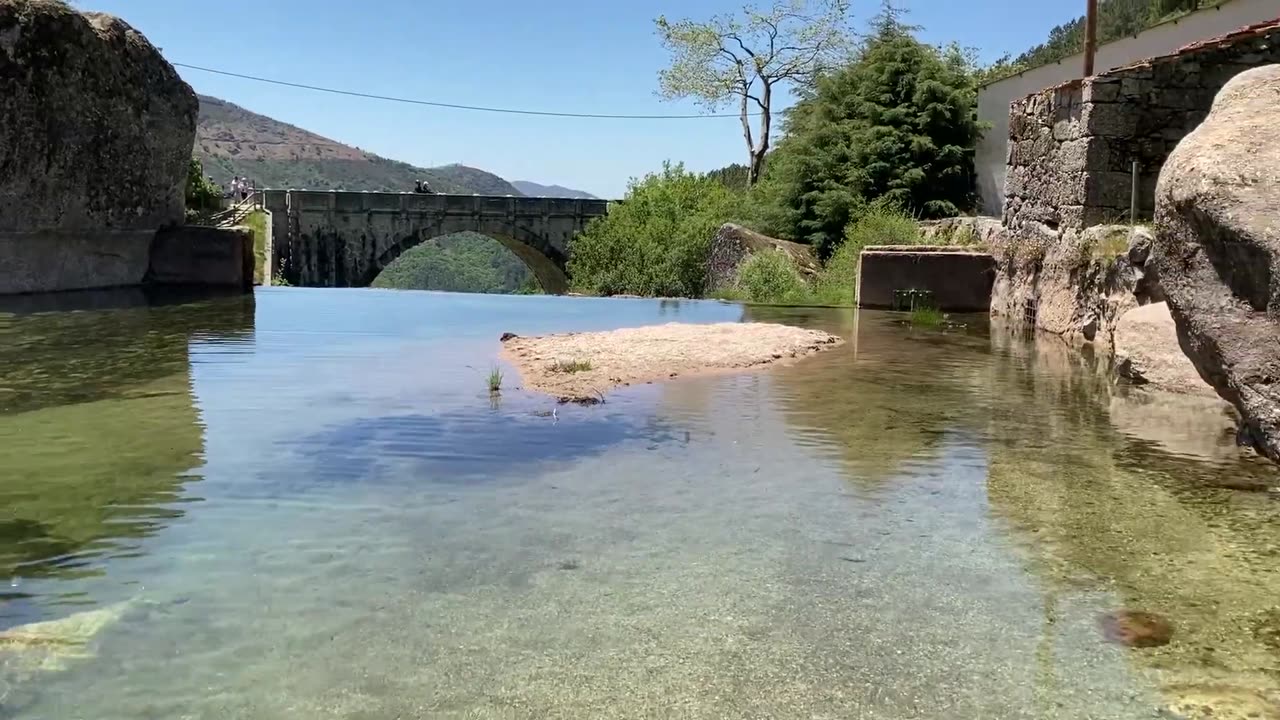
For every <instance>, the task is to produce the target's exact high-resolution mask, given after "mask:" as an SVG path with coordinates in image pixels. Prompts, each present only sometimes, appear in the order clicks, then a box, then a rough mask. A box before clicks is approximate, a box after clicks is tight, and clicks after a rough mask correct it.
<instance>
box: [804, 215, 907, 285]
mask: <svg viewBox="0 0 1280 720" xmlns="http://www.w3.org/2000/svg"><path fill="white" fill-rule="evenodd" d="M922 242H923V238H922V237H921V235H920V226H919V225H918V224H917V223H916V221H915V218H912V217H911V216H909V215H907V214H906V213H905V212H903V211H902V210H901V209H900V208H898V207H897V206H895V205H894V204H892V203H889V202H883V201H881V202H875V203H872V204H871V205H869V206H868V207H867V208H866V209H865V210H864V211H863V212H862V213H861V214H860V215H859V217H858V218H857V219H856V220H854V221H853V222H852V223H850V224H849V226H848V227H847V228H845V232H844V239H843V240H842V241H841V242H840V243H839V244H838V245H836V247H835V251H834V252H833V253H832V254H831V257H829V258H828V259H827V262H826V265H824V266H823V272H822V275H821V276H820V277H819V278H818V282H817V283H816V287H815V290H816V293H815V294H816V298H817V301H818V302H819V303H821V304H823V305H852V304H854V302H855V301H856V299H857V296H858V258H859V257H860V256H861V255H862V250H863V248H866V247H869V246H872V245H919V244H921V243H922Z"/></svg>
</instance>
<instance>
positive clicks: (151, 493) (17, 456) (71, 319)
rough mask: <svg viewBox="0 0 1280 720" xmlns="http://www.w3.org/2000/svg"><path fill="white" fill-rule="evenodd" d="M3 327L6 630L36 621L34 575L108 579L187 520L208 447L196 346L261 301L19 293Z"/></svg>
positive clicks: (235, 326)
mask: <svg viewBox="0 0 1280 720" xmlns="http://www.w3.org/2000/svg"><path fill="white" fill-rule="evenodd" d="M0 326H2V327H3V328H4V336H5V342H4V343H3V344H0V467H3V468H4V472H3V473H2V474H0V580H3V581H4V582H6V583H7V585H8V586H9V587H10V588H11V589H12V590H13V591H12V592H10V593H8V594H7V597H6V599H5V600H3V601H0V625H6V624H12V623H13V622H15V621H23V622H26V621H29V620H30V619H32V615H33V612H32V609H31V606H30V604H29V603H27V602H19V601H22V600H25V599H26V597H25V596H26V593H25V592H24V589H25V588H26V583H24V582H23V581H24V580H25V579H33V578H57V579H61V580H74V579H76V578H82V577H85V576H88V575H95V574H99V573H102V572H103V570H104V569H105V567H106V564H107V561H108V560H109V559H110V558H112V557H121V556H124V555H128V554H130V553H132V552H134V551H135V550H136V548H137V544H138V542H139V541H140V540H141V539H143V538H145V537H147V536H149V535H151V534H153V533H154V532H156V531H157V530H159V529H160V528H163V527H164V526H165V525H166V524H167V523H169V522H170V521H172V520H173V519H175V518H177V517H180V516H181V515H182V510H180V509H179V506H178V505H177V503H178V501H179V500H181V499H182V497H183V490H182V485H183V483H184V481H186V480H188V479H191V478H192V477H194V475H193V471H194V469H195V468H197V467H198V466H199V465H200V463H201V456H202V452H203V443H202V427H201V422H200V419H199V417H198V414H197V411H196V408H195V406H194V405H193V399H192V396H191V390H190V385H191V376H190V368H189V361H188V344H189V342H190V341H191V338H192V337H193V336H197V335H199V336H205V337H208V338H211V339H212V341H214V342H216V341H217V338H240V337H243V336H244V335H246V334H249V333H252V330H253V301H252V298H244V297H236V298H226V297H219V298H216V299H208V300H203V301H200V302H194V303H193V302H192V298H191V297H190V296H182V297H179V298H174V297H172V296H169V295H163V296H148V295H146V294H143V293H141V292H139V291H120V292H94V293H71V294H67V295H65V296H64V295H58V296H32V297H27V298H9V299H6V301H5V302H4V304H3V306H0ZM68 590H69V588H68ZM69 591H70V590H69ZM67 597H69V598H74V597H75V593H74V592H73V591H72V592H71V595H68V596H67Z"/></svg>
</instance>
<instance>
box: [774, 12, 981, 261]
mask: <svg viewBox="0 0 1280 720" xmlns="http://www.w3.org/2000/svg"><path fill="white" fill-rule="evenodd" d="M872 30H873V32H872V33H871V35H870V37H868V38H867V40H866V42H865V43H864V44H863V46H862V49H861V51H860V52H859V53H858V54H857V55H856V56H855V57H854V58H853V61H852V62H851V63H850V64H848V65H847V66H845V67H843V68H840V69H838V70H835V71H833V72H830V73H826V74H824V75H822V76H821V77H820V78H819V79H818V80H817V82H816V83H815V84H814V85H813V86H812V87H809V88H806V90H807V92H805V93H802V94H801V97H800V100H799V101H798V102H797V103H796V104H795V105H794V106H793V107H792V108H791V109H790V110H788V111H787V114H786V116H785V119H784V121H783V135H782V137H781V138H780V139H779V141H778V143H777V146H776V149H775V150H774V151H773V152H772V153H771V154H770V156H769V158H770V159H769V166H768V169H767V172H766V173H765V177H764V180H763V181H762V182H761V191H760V197H761V200H762V205H763V207H762V208H761V210H760V213H761V216H762V219H763V220H764V221H763V222H760V223H758V225H760V226H762V227H763V229H764V230H765V231H766V232H768V233H769V234H772V235H775V236H778V237H784V238H791V239H794V240H797V241H799V242H807V243H809V244H810V245H812V246H813V247H814V248H815V251H816V252H817V254H818V255H819V257H821V258H824V259H825V258H828V257H830V255H831V253H833V252H834V251H835V246H836V245H837V244H839V242H840V239H841V235H842V233H843V231H844V229H845V228H846V227H847V226H848V225H849V223H851V222H853V221H855V220H856V219H857V218H858V216H859V215H861V214H862V213H863V212H865V210H866V205H867V203H869V202H873V201H876V200H879V199H881V198H885V199H888V200H891V201H893V202H896V203H898V204H900V205H902V206H903V207H907V208H910V209H911V210H912V211H913V212H915V213H918V214H920V215H921V216H922V217H927V218H939V217H947V216H950V215H958V214H960V212H961V211H962V210H964V209H966V208H969V207H971V206H972V205H973V204H974V200H975V199H976V197H975V174H974V169H973V151H974V150H973V149H974V147H975V145H976V143H977V141H978V138H979V137H980V135H981V131H982V126H981V125H980V124H979V123H978V120H977V113H976V102H977V86H976V78H977V73H976V68H975V67H974V65H973V63H972V62H971V60H970V58H969V57H968V56H967V55H966V54H965V53H964V52H963V51H962V50H961V49H959V48H956V47H946V48H938V47H934V46H932V45H929V44H926V43H923V42H921V41H920V40H918V39H916V38H915V37H914V36H913V35H912V30H911V28H909V27H907V26H906V25H904V24H902V23H900V22H898V21H897V20H896V19H895V18H894V15H893V13H891V12H890V13H882V15H881V16H880V17H878V18H877V20H876V22H875V23H874V24H873V27H872Z"/></svg>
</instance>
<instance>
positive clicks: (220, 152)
mask: <svg viewBox="0 0 1280 720" xmlns="http://www.w3.org/2000/svg"><path fill="white" fill-rule="evenodd" d="M199 97H200V121H199V125H198V126H197V129H196V144H195V156H196V157H197V158H198V159H199V160H200V162H201V163H203V164H204V169H205V173H206V174H208V175H210V176H212V177H213V179H214V182H217V183H219V184H226V183H228V182H230V180H231V178H233V177H235V176H240V177H247V178H250V179H251V180H253V181H254V182H256V183H257V184H258V186H259V187H275V188H306V189H308V190H369V191H382V192H398V191H409V190H412V189H413V183H414V181H415V180H419V179H423V180H426V181H428V182H430V183H431V186H432V187H433V188H434V189H435V190H437V191H438V192H449V193H479V194H481V195H520V194H521V193H520V191H519V190H517V189H516V188H515V187H514V186H513V185H511V183H509V182H507V181H506V180H503V179H502V178H500V177H498V176H497V175H494V174H493V173H489V172H485V171H484V170H480V169H477V168H473V167H467V166H466V165H445V166H442V167H434V168H419V167H414V166H413V165H410V164H408V163H404V162H399V161H397V160H389V159H387V158H384V157H380V156H378V155H374V154H373V153H370V152H365V151H364V150H361V149H359V148H356V147H352V146H350V145H345V144H343V143H340V142H338V141H336V140H331V139H329V138H327V137H324V136H321V135H317V134H315V133H313V132H309V131H307V130H303V129H302V128H299V127H297V126H294V125H290V124H288V123H283V122H280V121H279V120H275V119H273V118H269V117H267V116H265V115H259V114H258V113H255V112H251V111H249V110H246V109H244V108H242V107H240V106H239V105H235V104H233V103H229V102H227V101H225V100H220V99H218V98H215V97H209V96H208V95H201V96H199Z"/></svg>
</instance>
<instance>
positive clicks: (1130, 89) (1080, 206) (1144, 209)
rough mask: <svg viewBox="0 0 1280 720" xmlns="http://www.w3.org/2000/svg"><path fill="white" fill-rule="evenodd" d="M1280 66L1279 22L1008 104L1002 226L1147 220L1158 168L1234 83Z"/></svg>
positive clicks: (1076, 225)
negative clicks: (1250, 72)
mask: <svg viewBox="0 0 1280 720" xmlns="http://www.w3.org/2000/svg"><path fill="white" fill-rule="evenodd" d="M1273 63H1280V18H1276V19H1274V20H1271V21H1268V22H1265V23H1260V24H1256V25H1252V26H1249V27H1245V28H1242V29H1239V30H1237V31H1235V32H1232V33H1229V34H1227V35H1223V36H1221V37H1217V38H1213V39H1211V40H1205V41H1201V42H1197V43H1194V44H1191V45H1188V46H1186V47H1184V48H1182V49H1181V50H1179V51H1178V52H1177V53H1175V54H1171V55H1165V56H1160V57H1155V58H1151V59H1149V60H1146V61H1143V62H1140V63H1136V64H1132V65H1128V66H1125V67H1120V68H1116V69H1113V70H1109V71H1107V72H1104V73H1101V74H1098V75H1095V76H1093V77H1089V78H1085V79H1083V80H1072V81H1069V82H1066V83H1062V84H1060V85H1057V86H1054V87H1051V88H1048V89H1046V90H1042V91H1040V92H1038V93H1034V94H1032V95H1028V96H1027V97H1025V98H1023V99H1021V100H1019V101H1016V102H1014V103H1013V104H1012V106H1011V108H1010V114H1009V144H1008V163H1007V175H1006V180H1005V201H1004V224H1005V225H1006V226H1007V227H1009V228H1017V227H1018V226H1020V225H1022V224H1024V223H1026V222H1039V223H1043V224H1044V225H1046V226H1048V227H1049V228H1050V229H1054V230H1079V229H1082V228H1085V227H1089V226H1091V225H1100V224H1107V223H1115V222H1121V221H1125V222H1127V221H1129V220H1130V218H1129V212H1130V202H1131V199H1132V198H1133V195H1134V192H1133V189H1134V185H1135V183H1134V177H1133V175H1134V164H1135V163H1136V168H1137V173H1136V174H1137V182H1136V191H1137V193H1136V194H1137V197H1136V202H1137V211H1138V215H1137V218H1138V219H1139V220H1141V219H1143V218H1150V217H1151V214H1152V210H1153V208H1154V203H1155V186H1156V180H1157V178H1158V177H1159V174H1160V168H1161V167H1162V166H1163V165H1164V161H1165V159H1166V158H1168V157H1169V153H1171V152H1172V151H1173V149H1174V147H1176V146H1177V144H1178V141H1179V140H1181V139H1182V138H1183V137H1184V136H1185V135H1186V134H1187V133H1189V132H1191V131H1192V130H1193V129H1195V128H1196V126H1198V125H1199V124H1200V122H1201V121H1203V120H1204V118H1205V116H1206V115H1207V114H1208V112H1209V108H1210V107H1211V105H1212V104H1213V99H1214V96H1215V95H1216V94H1217V92H1218V91H1219V90H1220V89H1221V88H1222V87H1223V85H1225V84H1226V83H1227V81H1228V80H1230V79H1231V78H1233V77H1235V76H1236V75H1238V74H1239V73H1241V72H1243V71H1244V70H1247V69H1249V68H1252V67H1257V66H1259V65H1268V64H1273Z"/></svg>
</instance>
